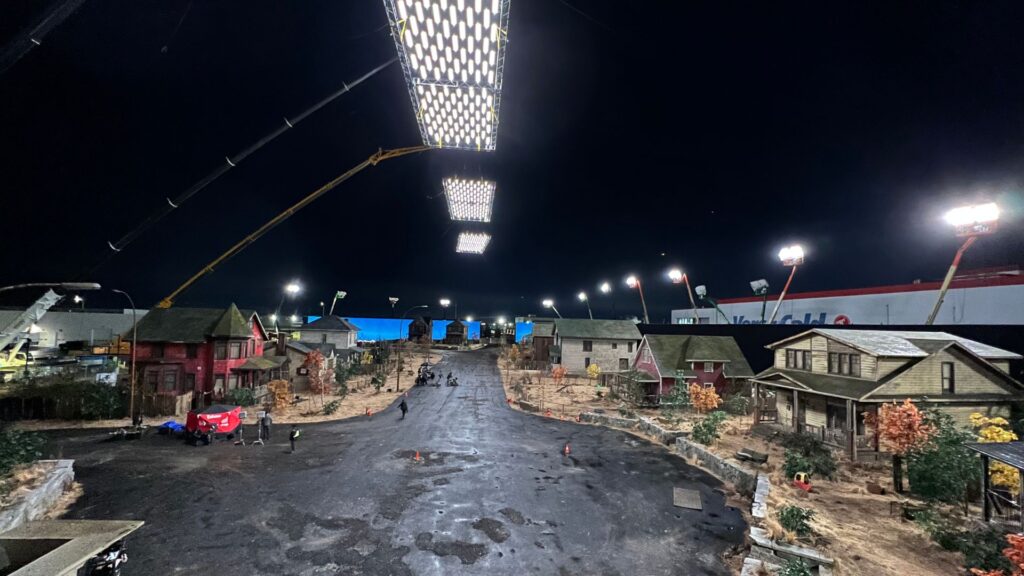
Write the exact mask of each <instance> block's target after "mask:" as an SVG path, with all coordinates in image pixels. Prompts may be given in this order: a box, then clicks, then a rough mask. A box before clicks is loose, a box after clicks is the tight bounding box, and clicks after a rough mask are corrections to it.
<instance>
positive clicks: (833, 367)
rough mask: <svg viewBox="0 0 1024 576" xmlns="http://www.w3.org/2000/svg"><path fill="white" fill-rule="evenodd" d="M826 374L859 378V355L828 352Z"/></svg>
mask: <svg viewBox="0 0 1024 576" xmlns="http://www.w3.org/2000/svg"><path fill="white" fill-rule="evenodd" d="M828 373H829V374H840V375H843V376H855V377H860V354H847V353H845V352H829V353H828Z"/></svg>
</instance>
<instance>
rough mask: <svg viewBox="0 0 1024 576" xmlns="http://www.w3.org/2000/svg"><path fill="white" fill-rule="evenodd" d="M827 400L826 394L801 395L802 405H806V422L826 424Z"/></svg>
mask: <svg viewBox="0 0 1024 576" xmlns="http://www.w3.org/2000/svg"><path fill="white" fill-rule="evenodd" d="M826 403H827V401H826V400H825V397H824V396H812V395H810V394H801V395H800V405H801V406H803V407H804V418H803V423H804V424H810V425H811V426H820V427H824V426H825V405H826Z"/></svg>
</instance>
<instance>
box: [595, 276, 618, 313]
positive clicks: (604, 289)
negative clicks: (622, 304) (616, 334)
mask: <svg viewBox="0 0 1024 576" xmlns="http://www.w3.org/2000/svg"><path fill="white" fill-rule="evenodd" d="M598 289H599V290H600V291H601V293H602V294H612V285H611V284H609V283H608V282H602V283H601V286H600V287H598ZM618 317H619V313H618V312H616V310H615V294H612V318H618Z"/></svg>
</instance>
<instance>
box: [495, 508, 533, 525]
mask: <svg viewBox="0 0 1024 576" xmlns="http://www.w3.org/2000/svg"><path fill="white" fill-rule="evenodd" d="M498 512H500V513H501V515H502V516H504V517H505V518H508V521H509V522H511V523H513V524H515V525H516V526H522V525H523V524H526V518H524V517H523V515H522V513H521V512H519V510H516V509H515V508H502V509H501V510H498Z"/></svg>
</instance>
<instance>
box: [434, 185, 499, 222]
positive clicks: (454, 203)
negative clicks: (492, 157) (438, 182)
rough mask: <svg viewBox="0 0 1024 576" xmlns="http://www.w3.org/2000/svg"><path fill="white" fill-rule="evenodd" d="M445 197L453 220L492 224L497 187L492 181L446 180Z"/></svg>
mask: <svg viewBox="0 0 1024 576" xmlns="http://www.w3.org/2000/svg"><path fill="white" fill-rule="evenodd" d="M443 185H444V195H445V198H447V199H448V214H449V216H451V219H452V220H461V221H466V222H490V221H491V206H492V205H493V204H494V191H495V189H496V188H497V185H496V184H495V183H494V182H492V181H490V180H467V179H464V178H445V179H444V181H443Z"/></svg>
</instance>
